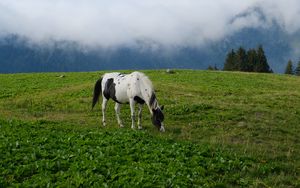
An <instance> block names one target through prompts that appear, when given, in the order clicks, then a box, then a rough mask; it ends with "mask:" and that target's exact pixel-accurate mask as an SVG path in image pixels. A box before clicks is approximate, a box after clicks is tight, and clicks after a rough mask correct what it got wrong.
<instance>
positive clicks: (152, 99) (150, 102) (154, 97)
mask: <svg viewBox="0 0 300 188" xmlns="http://www.w3.org/2000/svg"><path fill="white" fill-rule="evenodd" d="M155 99H156V96H155V94H154V93H152V95H151V97H150V101H149V104H150V106H152V105H153V103H154V101H155Z"/></svg>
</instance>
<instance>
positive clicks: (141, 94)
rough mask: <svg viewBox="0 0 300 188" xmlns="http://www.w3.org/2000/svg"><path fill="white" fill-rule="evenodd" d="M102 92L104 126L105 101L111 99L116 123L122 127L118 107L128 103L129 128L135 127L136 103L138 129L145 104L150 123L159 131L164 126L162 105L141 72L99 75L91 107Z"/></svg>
mask: <svg viewBox="0 0 300 188" xmlns="http://www.w3.org/2000/svg"><path fill="white" fill-rule="evenodd" d="M101 94H102V98H103V101H102V123H103V126H106V120H105V110H106V106H107V102H108V100H109V99H112V100H113V101H114V102H115V112H116V118H117V121H118V124H119V126H120V127H124V125H123V122H122V120H121V118H120V109H121V105H122V104H128V103H129V105H130V111H131V128H132V129H135V105H136V103H137V104H138V129H142V125H141V119H142V108H143V105H144V104H146V105H147V106H148V109H149V111H150V114H151V120H152V124H153V125H154V126H156V127H157V128H158V129H159V130H160V131H161V132H165V128H164V124H163V121H164V114H163V109H164V106H159V104H158V101H157V98H156V95H155V92H154V89H153V85H152V82H151V81H150V79H149V78H148V77H147V76H146V75H145V74H143V73H141V72H132V73H131V74H121V73H119V72H112V73H106V74H104V75H103V76H102V77H100V78H99V79H98V80H97V81H96V83H95V86H94V94H93V102H92V109H93V108H94V106H95V105H96V103H97V102H98V100H99V96H100V95H101Z"/></svg>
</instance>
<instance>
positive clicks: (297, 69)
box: [295, 61, 300, 76]
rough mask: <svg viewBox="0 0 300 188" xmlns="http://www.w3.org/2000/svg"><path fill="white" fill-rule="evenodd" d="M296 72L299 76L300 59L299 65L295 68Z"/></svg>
mask: <svg viewBox="0 0 300 188" xmlns="http://www.w3.org/2000/svg"><path fill="white" fill-rule="evenodd" d="M295 74H296V75H297V76H300V61H298V64H297V67H296V69H295Z"/></svg>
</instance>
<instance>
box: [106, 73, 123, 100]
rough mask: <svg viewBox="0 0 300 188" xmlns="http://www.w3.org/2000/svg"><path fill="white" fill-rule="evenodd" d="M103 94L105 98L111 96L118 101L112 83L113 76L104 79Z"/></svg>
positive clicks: (114, 85)
mask: <svg viewBox="0 0 300 188" xmlns="http://www.w3.org/2000/svg"><path fill="white" fill-rule="evenodd" d="M103 95H104V97H105V98H106V99H107V100H108V99H109V98H112V99H113V100H114V101H115V102H117V103H120V102H119V101H118V100H117V97H116V84H115V83H114V79H113V78H110V79H108V80H107V81H106V84H105V88H104V91H103Z"/></svg>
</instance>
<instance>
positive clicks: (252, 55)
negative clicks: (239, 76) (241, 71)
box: [246, 49, 258, 72]
mask: <svg viewBox="0 0 300 188" xmlns="http://www.w3.org/2000/svg"><path fill="white" fill-rule="evenodd" d="M257 62H258V60H257V53H256V50H255V49H250V50H248V52H247V67H246V71H248V72H254V66H255V65H256V64H257Z"/></svg>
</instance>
